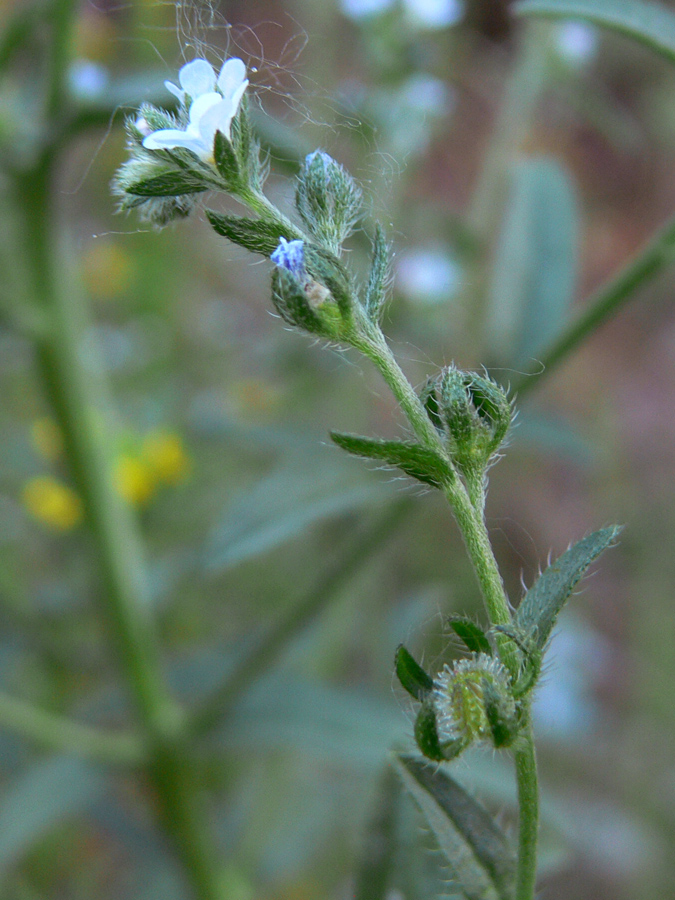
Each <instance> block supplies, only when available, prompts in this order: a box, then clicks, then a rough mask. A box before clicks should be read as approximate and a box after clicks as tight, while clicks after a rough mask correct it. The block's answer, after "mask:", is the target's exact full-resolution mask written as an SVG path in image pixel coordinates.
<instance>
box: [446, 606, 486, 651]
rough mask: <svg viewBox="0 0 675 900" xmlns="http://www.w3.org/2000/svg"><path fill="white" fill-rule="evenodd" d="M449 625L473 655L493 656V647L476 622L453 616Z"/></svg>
mask: <svg viewBox="0 0 675 900" xmlns="http://www.w3.org/2000/svg"><path fill="white" fill-rule="evenodd" d="M448 625H449V626H450V627H451V628H452V630H453V631H454V632H455V634H456V635H457V637H458V638H460V640H462V641H463V642H464V644H465V646H466V647H467V649H468V650H470V651H471V652H472V653H487V655H488V656H491V655H492V647H491V646H490V642H489V641H488V639H487V636H486V634H485V632H484V631H483V629H482V628H481V627H480V625H476V623H475V622H473V621H472V620H471V619H467V618H466V617H465V616H452V617H451V618H450V619H449V620H448Z"/></svg>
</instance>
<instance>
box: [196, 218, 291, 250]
mask: <svg viewBox="0 0 675 900" xmlns="http://www.w3.org/2000/svg"><path fill="white" fill-rule="evenodd" d="M206 216H207V218H208V220H209V222H210V223H211V225H212V227H213V229H214V231H215V232H216V233H217V234H219V235H221V236H222V237H226V238H227V239H228V240H230V241H232V243H233V244H239V246H240V247H245V248H246V250H250V251H251V252H252V253H262V254H263V256H271V255H272V253H274V251H275V250H276V249H277V247H278V246H279V238H280V237H281V228H280V226H279V225H278V224H277V223H276V222H266V221H264V220H262V219H247V218H245V217H244V216H226V215H222V214H221V213H217V212H214V211H213V210H212V209H207V210H206Z"/></svg>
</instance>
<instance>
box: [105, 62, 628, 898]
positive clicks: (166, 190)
mask: <svg viewBox="0 0 675 900" xmlns="http://www.w3.org/2000/svg"><path fill="white" fill-rule="evenodd" d="M179 82H180V88H177V87H175V85H173V84H170V83H169V84H167V87H168V88H169V90H171V92H172V93H173V94H175V95H176V96H177V97H178V99H179V103H180V106H179V109H178V112H177V114H176V115H175V116H174V115H170V114H169V113H167V112H164V111H162V110H161V109H157V108H155V107H154V106H150V105H145V106H143V107H142V108H141V110H140V111H139V114H138V116H136V117H133V118H131V119H129V121H128V122H127V134H128V143H129V160H128V161H127V162H126V163H125V164H124V165H123V166H122V167H121V169H120V170H119V172H118V173H117V176H116V178H115V182H114V190H115V193H116V194H117V195H118V197H119V198H120V207H121V208H122V209H123V210H132V209H133V210H137V211H138V212H139V213H140V214H141V216H143V218H144V219H146V220H147V221H149V222H152V223H154V224H156V225H158V226H163V225H165V224H166V223H167V222H168V221H170V220H171V219H175V218H178V217H183V216H184V215H185V214H186V213H187V212H188V211H189V210H190V209H192V208H194V206H195V199H196V198H197V197H198V196H199V195H206V194H212V193H213V192H221V193H224V194H226V195H228V196H230V197H232V198H234V199H236V200H238V201H239V203H240V204H242V205H243V206H244V207H245V208H247V209H248V211H249V212H250V215H233V214H223V213H221V212H218V211H216V210H214V209H211V208H209V207H208V206H206V207H205V212H206V217H207V218H208V221H209V222H210V224H211V225H212V227H213V228H214V230H215V231H216V232H217V233H218V234H219V235H222V236H223V237H225V238H227V239H228V240H230V241H232V242H233V243H235V244H238V245H239V246H241V247H244V248H246V249H247V250H249V251H252V252H253V253H257V254H259V255H261V256H263V257H266V258H268V259H269V260H270V261H271V264H272V271H271V294H272V303H273V305H274V308H275V310H276V311H277V313H278V314H279V316H280V317H281V319H282V320H283V321H284V323H285V324H286V325H289V326H291V327H293V328H295V329H298V330H299V331H303V332H305V333H307V334H309V335H311V336H312V337H314V338H319V339H321V340H323V341H325V342H326V343H327V344H330V345H337V346H339V347H343V348H351V349H353V350H355V351H357V352H359V353H361V354H362V355H363V356H365V357H366V358H367V359H369V360H370V361H371V362H372V363H373V364H374V365H375V366H376V368H377V369H378V370H379V372H380V373H381V375H382V377H383V378H384V380H385V382H386V383H387V385H388V386H389V388H390V389H391V391H392V393H393V395H394V397H395V398H396V400H397V402H398V404H399V406H400V408H401V410H402V412H403V413H404V415H405V417H406V419H407V422H408V425H409V429H410V433H409V434H408V435H406V436H405V437H404V438H402V439H400V440H382V439H379V438H373V437H363V436H359V435H354V434H345V433H339V432H332V434H331V437H332V439H333V441H334V442H335V443H336V444H337V445H338V446H339V447H341V448H343V449H344V450H346V451H347V452H349V453H352V454H354V455H356V456H359V457H363V458H365V459H368V460H375V461H377V462H378V463H381V464H384V465H386V466H389V467H393V468H397V469H400V470H402V471H403V472H404V473H405V474H406V475H408V476H410V477H411V478H413V479H416V480H417V481H419V482H421V483H422V484H424V485H426V486H428V487H431V488H434V489H436V490H439V491H441V492H442V493H443V494H444V496H445V497H446V498H447V500H448V502H449V504H450V507H451V509H452V511H453V513H454V516H455V518H456V520H457V523H458V525H459V528H460V530H461V533H462V535H463V537H464V541H465V544H466V549H467V552H468V554H469V557H470V559H471V562H472V564H473V567H474V570H475V573H476V576H477V579H478V583H479V585H480V588H481V592H482V596H483V599H484V602H485V609H486V613H487V617H488V622H489V627H488V628H487V629H483V628H481V627H479V626H478V625H477V624H476V623H475V622H473V621H472V620H471V619H469V618H463V617H459V618H453V619H451V621H450V625H451V627H452V629H453V630H454V632H455V633H456V635H457V636H458V637H459V638H460V639H461V641H462V642H463V645H464V647H465V651H466V652H465V654H464V656H463V657H462V658H460V659H456V660H455V661H454V662H453V663H452V664H446V665H445V666H444V667H443V668H442V669H441V671H440V672H437V673H436V674H435V675H431V674H429V673H428V672H426V671H425V670H424V669H423V668H422V667H421V666H420V665H419V664H418V663H417V662H416V661H415V659H414V658H413V657H412V656H411V654H410V653H409V652H408V651H407V650H406V649H405V648H404V647H402V646H401V647H399V649H398V651H397V653H396V660H395V666H396V672H397V675H398V678H399V680H400V682H401V684H402V685H403V687H404V688H405V690H406V691H407V692H408V693H409V694H411V695H412V697H413V698H414V699H415V700H416V701H417V702H418V703H419V711H418V713H417V718H416V722H415V729H414V736H415V741H416V744H417V747H418V750H419V751H420V752H421V754H422V756H421V757H420V756H416V755H410V754H398V755H397V756H396V757H395V762H394V765H395V766H396V768H397V769H398V771H399V773H400V775H401V777H402V779H403V781H404V783H405V784H406V786H407V788H408V789H409V790H410V791H411V793H412V794H413V796H414V797H415V799H416V800H417V802H418V803H419V805H420V806H421V808H422V810H423V811H424V812H425V814H426V815H427V818H428V820H429V822H430V824H431V826H432V828H433V829H434V831H435V833H436V835H437V837H438V839H439V842H440V845H441V847H443V849H444V850H445V851H446V853H447V855H448V863H449V866H450V869H451V872H452V876H453V882H454V884H455V886H456V888H457V889H458V890H460V891H462V892H463V894H464V896H466V897H467V898H472V900H475V898H486V900H487V898H501V900H513V898H516V900H532V898H533V896H534V890H535V879H536V859H537V832H538V806H539V801H538V787H537V769H536V760H535V748H534V742H533V735H532V727H531V717H530V706H531V699H532V693H533V691H534V690H535V688H536V685H537V681H538V678H539V676H540V673H541V667H542V658H543V655H544V652H545V649H546V644H547V642H548V639H549V637H550V635H551V630H552V628H553V626H554V624H555V620H556V617H557V615H558V613H559V611H560V609H561V608H562V606H563V604H564V603H565V601H566V600H567V599H568V597H569V596H570V594H571V593H572V590H573V589H574V587H575V585H576V584H577V583H578V581H579V580H580V578H581V577H582V575H583V574H584V572H585V571H586V569H587V568H588V566H589V565H590V564H591V563H592V562H593V561H594V560H595V559H596V558H597V556H598V555H599V554H600V553H601V552H602V551H603V550H604V549H605V548H607V547H608V546H610V545H611V544H612V543H613V542H614V541H615V539H616V537H617V534H618V529H617V528H605V529H602V530H601V531H598V532H596V533H595V534H592V535H590V536H588V537H586V538H584V539H583V540H582V541H580V542H579V543H578V544H576V545H575V546H573V547H571V548H570V549H569V550H568V551H567V552H566V553H565V554H563V556H562V557H561V558H560V559H559V560H558V561H557V562H556V563H555V564H554V565H552V566H550V567H549V568H548V569H547V570H546V571H545V572H544V573H543V575H541V577H540V578H539V579H538V580H537V582H536V583H535V584H534V586H533V587H532V588H531V589H530V590H529V591H528V592H527V593H526V595H525V597H524V598H522V600H521V601H520V604H519V605H518V607H517V610H516V611H515V612H514V611H513V606H512V604H511V602H510V601H509V598H507V596H506V592H505V589H504V584H503V581H502V577H501V575H500V572H499V569H498V567H497V563H496V560H495V556H494V554H493V551H492V547H491V543H490V538H489V535H488V531H487V528H486V524H485V518H484V507H485V496H486V488H487V474H488V470H489V468H490V466H491V465H492V464H493V463H494V462H496V460H497V459H498V457H499V454H500V452H501V449H502V448H503V446H504V441H505V439H506V437H507V434H508V431H509V427H510V425H511V422H512V419H513V404H512V402H511V400H510V398H509V397H508V395H507V392H506V390H505V389H504V388H503V387H502V386H501V385H500V384H498V383H497V382H496V381H494V380H493V379H492V378H490V377H489V375H488V374H486V373H478V372H465V371H461V370H459V369H458V368H456V367H454V366H447V367H445V368H443V369H442V370H441V371H440V372H438V373H437V374H434V375H433V376H431V377H430V378H429V379H428V381H427V383H426V384H425V385H424V386H423V388H422V389H421V391H417V390H415V388H414V387H413V385H412V384H411V383H410V382H409V381H408V379H407V378H406V376H405V374H404V373H403V371H402V369H401V368H400V366H399V364H398V362H397V361H396V359H395V357H394V355H393V353H392V351H391V349H390V347H389V345H388V343H387V340H386V338H385V336H384V334H383V331H382V327H381V322H382V315H383V310H384V307H385V304H386V301H387V297H388V291H389V286H390V281H391V252H390V248H389V246H388V242H387V238H386V235H385V232H384V230H383V228H382V227H381V226H380V225H379V224H376V225H375V227H374V229H373V231H372V262H371V267H370V272H369V274H368V276H367V278H365V279H364V280H363V281H361V280H360V279H359V278H358V277H357V276H356V275H355V274H354V273H353V272H352V271H351V270H350V268H349V266H348V265H347V263H346V261H345V256H344V253H343V245H344V242H345V241H346V239H347V238H348V237H349V235H350V234H351V233H352V231H353V230H354V228H355V226H356V224H357V223H359V224H361V223H362V222H363V219H364V210H363V203H362V193H361V190H360V188H359V186H358V185H357V184H356V182H355V181H354V179H353V178H352V176H351V175H350V174H349V173H348V172H347V171H346V170H345V168H344V167H343V166H341V165H340V164H339V163H338V162H337V161H335V160H334V159H333V158H332V157H331V156H329V155H328V154H327V153H325V152H324V151H323V150H321V149H318V150H316V151H314V152H312V153H310V154H309V155H308V156H307V157H306V159H305V160H304V162H303V163H302V164H301V166H300V171H299V173H298V175H297V178H296V181H295V209H296V212H297V217H296V220H295V221H291V220H290V219H289V218H288V217H287V216H286V215H284V214H283V213H282V212H281V211H280V210H279V209H277V207H276V206H274V205H273V204H272V203H271V202H270V201H269V200H268V198H267V197H266V195H265V194H264V184H265V178H266V175H267V162H266V160H265V159H264V158H263V157H262V154H261V152H260V148H259V145H258V141H257V140H256V136H255V134H254V131H253V129H252V125H251V120H250V116H249V107H248V101H247V96H246V93H245V91H246V87H247V85H248V81H247V79H246V70H245V67H244V64H243V63H242V61H241V60H239V59H228V60H226V61H225V62H224V64H223V66H222V68H221V70H220V74H219V75H216V72H215V71H214V69H213V68H212V67H211V65H210V64H209V63H208V62H207V61H206V60H204V59H195V60H193V61H192V62H189V63H187V64H186V65H185V66H183V68H182V69H181V71H180V74H179ZM472 744H484V745H488V746H491V747H493V748H495V749H497V750H505V751H508V752H510V753H511V754H512V755H513V759H514V763H515V772H516V781H517V787H518V802H519V837H518V846H517V850H516V849H514V848H512V847H511V843H510V840H509V839H508V838H507V836H506V835H505V834H503V833H502V831H501V829H500V827H499V825H498V824H497V823H496V822H495V821H494V820H493V819H492V818H491V817H490V816H489V814H488V813H487V811H486V810H485V809H484V808H483V807H482V805H480V804H479V803H478V801H476V800H475V799H473V798H472V797H470V796H469V795H468V794H467V793H466V792H465V791H464V790H463V789H462V788H460V786H459V785H458V784H457V783H456V782H455V781H454V780H453V779H452V777H451V775H450V774H449V773H448V771H447V769H446V768H445V767H443V766H442V764H443V763H445V762H446V761H449V760H453V759H456V758H457V757H459V756H460V754H461V753H462V752H463V751H465V750H466V749H467V748H468V747H469V746H471V745H472Z"/></svg>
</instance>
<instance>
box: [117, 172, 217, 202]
mask: <svg viewBox="0 0 675 900" xmlns="http://www.w3.org/2000/svg"><path fill="white" fill-rule="evenodd" d="M125 190H126V191H127V193H129V194H134V195H135V196H137V197H180V196H181V195H182V194H199V193H203V192H204V191H206V190H208V186H207V185H205V184H204V182H203V181H199V180H198V179H197V178H190V176H189V175H186V174H185V173H183V172H164V173H163V174H161V175H155V176H154V177H152V178H147V179H145V181H138V182H136V184H132V185H130V186H129V187H126V188H125Z"/></svg>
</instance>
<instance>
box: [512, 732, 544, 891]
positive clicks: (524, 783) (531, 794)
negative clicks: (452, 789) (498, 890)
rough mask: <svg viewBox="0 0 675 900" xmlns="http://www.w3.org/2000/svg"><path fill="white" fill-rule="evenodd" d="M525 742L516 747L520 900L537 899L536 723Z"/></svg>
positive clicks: (518, 887) (518, 888)
mask: <svg viewBox="0 0 675 900" xmlns="http://www.w3.org/2000/svg"><path fill="white" fill-rule="evenodd" d="M523 740H524V741H525V742H526V743H525V746H523V747H521V748H520V749H518V750H516V752H515V753H514V760H515V765H516V782H517V785H518V807H519V814H520V818H519V829H518V876H517V884H516V900H533V898H534V889H535V884H536V880H537V839H538V836H539V786H538V781H537V757H536V754H535V749H534V737H533V734H532V725H531V724H529V725H528V727H527V729H526V731H525V732H524V738H523Z"/></svg>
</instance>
